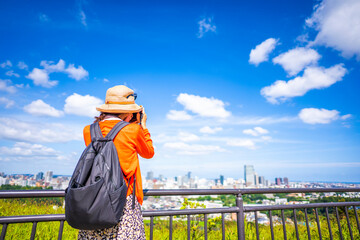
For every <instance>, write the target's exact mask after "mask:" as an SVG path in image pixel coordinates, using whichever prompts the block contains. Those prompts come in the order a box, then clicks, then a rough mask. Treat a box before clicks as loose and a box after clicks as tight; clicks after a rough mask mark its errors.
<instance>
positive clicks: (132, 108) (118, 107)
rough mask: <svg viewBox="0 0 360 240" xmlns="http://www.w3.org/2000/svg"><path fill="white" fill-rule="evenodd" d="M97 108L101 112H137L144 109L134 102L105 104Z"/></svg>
mask: <svg viewBox="0 0 360 240" xmlns="http://www.w3.org/2000/svg"><path fill="white" fill-rule="evenodd" d="M96 110H98V111H99V112H106V113H136V112H140V111H141V110H142V107H140V106H139V105H137V104H136V103H133V104H103V105H101V106H100V107H97V108H96Z"/></svg>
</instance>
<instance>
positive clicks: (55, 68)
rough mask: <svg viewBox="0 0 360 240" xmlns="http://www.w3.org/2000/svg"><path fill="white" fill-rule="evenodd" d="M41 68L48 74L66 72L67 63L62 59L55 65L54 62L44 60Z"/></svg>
mask: <svg viewBox="0 0 360 240" xmlns="http://www.w3.org/2000/svg"><path fill="white" fill-rule="evenodd" d="M40 66H42V67H44V69H45V70H46V72H47V73H52V72H63V71H64V70H65V61H64V60H62V59H60V60H59V62H58V63H57V64H54V62H53V61H46V60H43V61H41V62H40Z"/></svg>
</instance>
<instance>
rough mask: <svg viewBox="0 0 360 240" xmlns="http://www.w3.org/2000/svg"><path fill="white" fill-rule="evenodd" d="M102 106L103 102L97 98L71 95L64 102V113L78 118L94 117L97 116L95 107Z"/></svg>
mask: <svg viewBox="0 0 360 240" xmlns="http://www.w3.org/2000/svg"><path fill="white" fill-rule="evenodd" d="M102 104H103V101H102V100H101V99H99V98H96V97H93V96H90V95H85V96H82V95H79V94H77V93H73V94H72V95H71V96H69V97H67V98H66V100H65V106H64V111H65V112H66V113H69V114H75V115H79V116H87V117H94V116H97V115H99V112H98V111H97V110H96V107H98V106H100V105H102Z"/></svg>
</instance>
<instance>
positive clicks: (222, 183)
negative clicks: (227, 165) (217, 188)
mask: <svg viewBox="0 0 360 240" xmlns="http://www.w3.org/2000/svg"><path fill="white" fill-rule="evenodd" d="M220 183H221V185H224V176H223V175H220Z"/></svg>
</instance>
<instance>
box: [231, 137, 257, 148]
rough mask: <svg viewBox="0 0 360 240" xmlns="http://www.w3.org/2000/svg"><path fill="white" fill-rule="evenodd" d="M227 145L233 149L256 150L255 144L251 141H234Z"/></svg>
mask: <svg viewBox="0 0 360 240" xmlns="http://www.w3.org/2000/svg"><path fill="white" fill-rule="evenodd" d="M226 144H227V145H229V146H233V147H244V148H248V149H252V150H254V149H256V146H255V142H254V141H253V140H251V139H233V140H230V141H228V142H227V143H226Z"/></svg>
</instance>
